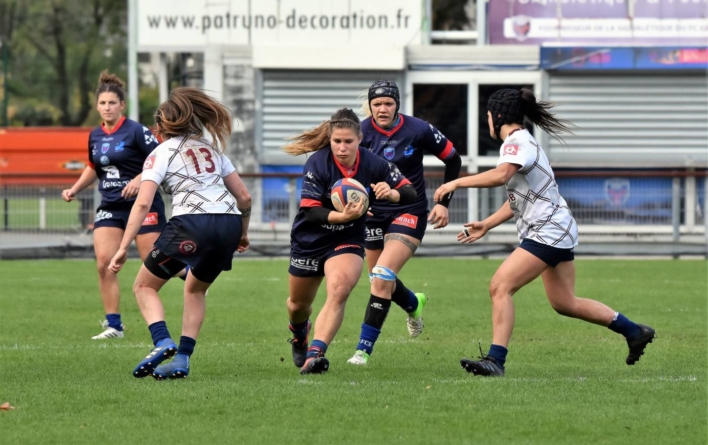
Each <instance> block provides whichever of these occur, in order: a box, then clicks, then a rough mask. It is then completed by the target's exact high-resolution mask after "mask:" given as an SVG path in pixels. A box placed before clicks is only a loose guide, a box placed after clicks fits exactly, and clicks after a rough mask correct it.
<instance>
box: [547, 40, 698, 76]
mask: <svg viewBox="0 0 708 445" xmlns="http://www.w3.org/2000/svg"><path fill="white" fill-rule="evenodd" d="M541 68H542V69H545V70H548V71H553V70H629V69H640V70H642V69H644V70H648V69H649V70H686V69H688V70H705V69H708V47H697V46H696V47H654V48H651V47H639V48H608V47H575V48H571V47H542V48H541Z"/></svg>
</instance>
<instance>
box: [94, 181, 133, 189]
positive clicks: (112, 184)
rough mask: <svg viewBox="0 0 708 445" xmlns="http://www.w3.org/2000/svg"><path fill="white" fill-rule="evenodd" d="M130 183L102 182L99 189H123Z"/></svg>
mask: <svg viewBox="0 0 708 445" xmlns="http://www.w3.org/2000/svg"><path fill="white" fill-rule="evenodd" d="M129 182H130V181H103V182H102V183H101V188H103V189H104V190H105V189H110V188H114V187H120V188H123V187H125V186H126V185H128V183H129Z"/></svg>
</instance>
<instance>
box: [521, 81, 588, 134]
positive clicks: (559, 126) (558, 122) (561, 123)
mask: <svg viewBox="0 0 708 445" xmlns="http://www.w3.org/2000/svg"><path fill="white" fill-rule="evenodd" d="M519 94H520V97H519V104H520V106H521V112H522V113H523V115H524V116H526V119H528V120H530V121H531V122H533V123H534V125H538V126H539V127H541V128H543V131H545V132H546V133H548V134H550V135H551V136H552V137H553V138H554V139H556V140H557V141H558V142H561V143H565V141H564V140H563V138H562V137H561V134H562V133H568V134H573V132H572V131H571V130H570V127H574V126H575V125H574V124H573V123H572V122H571V121H569V120H566V119H560V118H557V117H556V115H555V114H553V113H551V112H550V111H549V110H550V109H551V108H553V107H554V106H555V104H553V103H550V102H545V101H542V100H541V101H537V100H536V96H534V95H533V92H532V91H531V90H529V89H527V88H522V89H520V90H519ZM517 123H519V124H523V122H517Z"/></svg>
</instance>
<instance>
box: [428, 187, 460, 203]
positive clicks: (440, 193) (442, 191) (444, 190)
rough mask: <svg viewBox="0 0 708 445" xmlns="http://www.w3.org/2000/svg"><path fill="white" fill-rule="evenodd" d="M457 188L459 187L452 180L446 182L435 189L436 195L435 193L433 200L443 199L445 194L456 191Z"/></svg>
mask: <svg viewBox="0 0 708 445" xmlns="http://www.w3.org/2000/svg"><path fill="white" fill-rule="evenodd" d="M456 189H457V187H455V185H454V184H453V183H452V182H446V183H445V184H443V185H441V186H440V187H438V189H437V190H435V195H433V202H440V201H442V199H443V198H444V197H445V195H448V194H450V193H452V192H454V191H455V190H456Z"/></svg>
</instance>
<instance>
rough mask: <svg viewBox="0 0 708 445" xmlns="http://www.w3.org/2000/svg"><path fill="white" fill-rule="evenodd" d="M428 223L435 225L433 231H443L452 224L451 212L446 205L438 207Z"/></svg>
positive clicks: (434, 209) (431, 213)
mask: <svg viewBox="0 0 708 445" xmlns="http://www.w3.org/2000/svg"><path fill="white" fill-rule="evenodd" d="M428 221H429V222H430V223H431V224H434V226H433V229H442V228H443V227H446V226H447V224H448V223H449V222H450V211H449V210H448V209H447V207H445V206H444V205H440V204H438V205H436V206H435V207H433V210H432V211H431V212H430V216H428Z"/></svg>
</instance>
